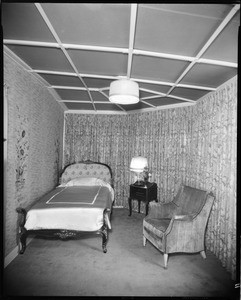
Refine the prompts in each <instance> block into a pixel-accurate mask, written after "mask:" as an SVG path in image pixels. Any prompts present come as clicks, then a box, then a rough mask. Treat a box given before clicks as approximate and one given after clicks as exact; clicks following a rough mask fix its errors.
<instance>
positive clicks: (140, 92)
mask: <svg viewBox="0 0 241 300" xmlns="http://www.w3.org/2000/svg"><path fill="white" fill-rule="evenodd" d="M150 96H156V94H154V93H150V92H146V91H142V90H140V91H139V97H140V98H141V99H142V98H144V97H150Z"/></svg>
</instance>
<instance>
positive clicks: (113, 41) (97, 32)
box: [42, 3, 130, 47]
mask: <svg viewBox="0 0 241 300" xmlns="http://www.w3.org/2000/svg"><path fill="white" fill-rule="evenodd" d="M42 6H43V8H44V9H45V12H46V14H47V16H48V17H49V19H50V20H51V23H52V25H53V26H54V28H55V30H56V32H57V34H58V35H59V37H60V39H61V41H62V42H63V43H71V44H84V45H96V46H111V47H128V43H129V37H128V34H129V27H130V4H125V5H123V4H106V3H105V4H94V5H93V4H87V3H85V4H84V3H83V4H82V5H79V4H74V3H68V4H66V3H55V4H52V3H51V4H47V3H46V4H42ZM73 28H74V30H73Z"/></svg>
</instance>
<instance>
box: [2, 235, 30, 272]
mask: <svg viewBox="0 0 241 300" xmlns="http://www.w3.org/2000/svg"><path fill="white" fill-rule="evenodd" d="M33 238H34V237H31V238H29V239H28V240H27V243H26V245H28V244H29V243H30V242H31V241H32V239H33ZM17 256H18V246H17V247H15V248H14V249H13V250H12V251H11V252H10V253H9V254H8V255H7V256H6V257H5V258H4V268H6V267H7V266H8V265H9V264H10V263H11V262H12V261H13V260H14V259H15V258H16V257H17Z"/></svg>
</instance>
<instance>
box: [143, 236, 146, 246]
mask: <svg viewBox="0 0 241 300" xmlns="http://www.w3.org/2000/svg"><path fill="white" fill-rule="evenodd" d="M143 246H144V247H145V246H146V237H145V236H144V235H143Z"/></svg>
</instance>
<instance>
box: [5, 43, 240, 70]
mask: <svg viewBox="0 0 241 300" xmlns="http://www.w3.org/2000/svg"><path fill="white" fill-rule="evenodd" d="M3 42H4V44H5V45H19V46H34V47H48V48H57V49H60V48H61V47H60V45H59V44H58V43H50V42H37V41H26V40H11V39H4V40H3ZM62 47H64V49H76V50H86V51H102V52H112V53H122V54H128V53H130V50H129V49H127V48H117V47H102V46H90V45H75V44H62ZM129 55H130V54H129ZM133 55H143V56H149V57H158V58H166V59H173V60H180V61H190V62H192V61H194V60H196V63H203V64H210V65H218V66H225V67H232V68H238V64H237V63H233V62H228V61H222V60H214V59H207V58H199V59H198V60H197V58H195V57H192V56H185V55H177V54H171V53H163V52H153V51H146V50H138V49H132V54H131V57H130V58H131V59H132V58H133ZM128 59H129V58H128ZM128 63H129V62H128ZM130 64H132V60H131V61H130ZM130 67H131V65H130Z"/></svg>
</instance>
